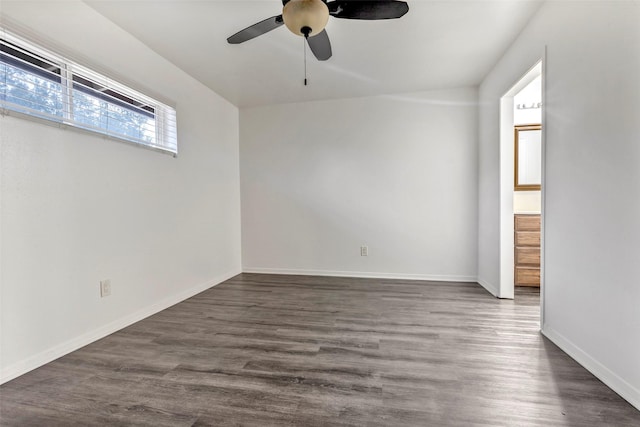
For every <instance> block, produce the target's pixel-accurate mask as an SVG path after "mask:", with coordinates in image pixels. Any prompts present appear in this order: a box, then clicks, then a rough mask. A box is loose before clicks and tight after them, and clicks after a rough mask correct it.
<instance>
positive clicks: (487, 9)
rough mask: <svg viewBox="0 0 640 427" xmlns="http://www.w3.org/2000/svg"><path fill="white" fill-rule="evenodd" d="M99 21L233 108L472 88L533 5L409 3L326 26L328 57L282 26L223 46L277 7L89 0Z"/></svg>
mask: <svg viewBox="0 0 640 427" xmlns="http://www.w3.org/2000/svg"><path fill="white" fill-rule="evenodd" d="M86 3H88V4H89V5H90V6H91V7H93V8H94V9H96V10H97V11H98V12H99V13H101V14H102V15H104V16H105V17H107V18H108V19H110V20H111V21H113V22H114V23H116V24H117V25H119V26H120V27H122V28H123V29H125V30H126V31H128V32H129V33H131V34H133V35H134V36H136V37H137V38H138V39H140V40H141V41H142V42H144V43H145V44H146V45H147V46H149V47H151V48H152V49H153V50H155V51H156V52H157V53H159V54H160V55H162V56H164V57H165V58H167V59H168V60H170V61H171V62H173V63H174V64H176V65H177V66H179V67H180V68H182V69H183V70H184V71H186V72H187V73H189V74H190V75H192V76H193V77H195V78H196V79H198V80H199V81H201V82H202V83H204V84H205V85H207V86H208V87H210V88H211V89H213V90H214V91H215V92H217V93H219V94H220V95H222V96H223V97H224V98H226V99H227V100H229V101H230V102H232V103H233V104H235V105H237V106H238V107H250V106H257V105H266V104H276V103H288V102H298V101H307V100H319V99H335V98H350V97H358V96H369V95H381V94H391V93H403V92H413V91H422V90H431V89H442V88H452V87H461V86H475V85H477V84H479V83H480V82H481V81H482V79H483V77H484V76H485V75H486V74H487V73H488V71H489V70H490V68H491V66H492V65H493V64H494V63H495V62H496V61H497V60H498V59H499V58H500V56H501V55H502V54H503V52H504V51H505V50H506V49H507V47H508V46H509V45H510V44H511V43H512V42H513V40H514V39H515V38H516V36H517V35H518V34H519V32H520V31H521V30H522V28H523V27H524V26H525V24H526V23H527V22H528V20H529V19H530V18H531V16H532V15H533V14H534V13H535V12H536V10H537V9H538V7H539V6H540V4H541V1H540V0H467V1H465V0H439V1H437V0H413V1H412V0H408V3H409V13H407V15H405V16H404V17H402V18H400V19H396V20H387V21H355V20H346V19H336V18H333V17H331V18H329V24H328V25H327V32H328V34H329V37H330V39H331V43H332V47H333V57H332V58H331V59H329V60H328V61H326V62H319V61H317V60H316V59H315V58H314V57H313V56H312V54H311V53H310V52H308V57H307V58H308V63H307V70H308V76H309V86H306V87H305V86H304V85H303V78H304V63H303V50H302V46H303V41H302V38H301V37H298V36H295V35H293V34H291V33H290V32H289V31H288V30H287V29H286V27H284V26H283V27H280V28H278V29H276V30H274V31H272V32H270V33H267V34H264V35H262V36H260V37H257V38H255V39H253V40H250V41H248V42H245V43H243V44H240V45H230V44H228V43H227V41H226V39H227V37H229V36H230V35H232V34H234V33H235V32H237V31H239V30H241V29H242V28H245V27H247V26H249V25H252V24H254V23H256V22H258V21H261V20H263V19H265V18H267V17H270V16H274V15H278V14H280V13H281V10H282V4H281V2H280V1H279V0H259V1H255V0H254V1H248V0H233V1H220V0H196V1H189V0H163V1H149V0H137V1H133V0H120V1H106V0H87V1H86Z"/></svg>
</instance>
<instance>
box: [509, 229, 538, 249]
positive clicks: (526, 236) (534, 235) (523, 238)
mask: <svg viewBox="0 0 640 427" xmlns="http://www.w3.org/2000/svg"><path fill="white" fill-rule="evenodd" d="M515 242H516V246H540V232H538V231H516V236H515Z"/></svg>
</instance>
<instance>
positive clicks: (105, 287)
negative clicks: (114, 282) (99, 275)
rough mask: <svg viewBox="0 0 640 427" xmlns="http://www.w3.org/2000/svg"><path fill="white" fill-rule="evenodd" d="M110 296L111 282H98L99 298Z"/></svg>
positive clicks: (107, 280)
mask: <svg viewBox="0 0 640 427" xmlns="http://www.w3.org/2000/svg"><path fill="white" fill-rule="evenodd" d="M109 295H111V280H109V279H106V280H101V281H100V298H104V297H108V296H109Z"/></svg>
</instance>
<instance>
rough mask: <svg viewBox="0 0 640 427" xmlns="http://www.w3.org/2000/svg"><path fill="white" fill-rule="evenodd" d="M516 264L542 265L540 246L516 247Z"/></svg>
mask: <svg viewBox="0 0 640 427" xmlns="http://www.w3.org/2000/svg"><path fill="white" fill-rule="evenodd" d="M516 265H517V266H521V265H527V266H533V267H540V248H516Z"/></svg>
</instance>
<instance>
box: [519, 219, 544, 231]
mask: <svg viewBox="0 0 640 427" xmlns="http://www.w3.org/2000/svg"><path fill="white" fill-rule="evenodd" d="M515 229H516V231H538V232H539V231H540V215H516V216H515Z"/></svg>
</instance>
